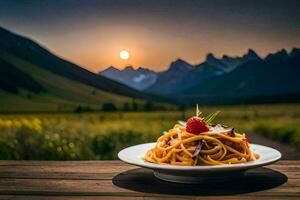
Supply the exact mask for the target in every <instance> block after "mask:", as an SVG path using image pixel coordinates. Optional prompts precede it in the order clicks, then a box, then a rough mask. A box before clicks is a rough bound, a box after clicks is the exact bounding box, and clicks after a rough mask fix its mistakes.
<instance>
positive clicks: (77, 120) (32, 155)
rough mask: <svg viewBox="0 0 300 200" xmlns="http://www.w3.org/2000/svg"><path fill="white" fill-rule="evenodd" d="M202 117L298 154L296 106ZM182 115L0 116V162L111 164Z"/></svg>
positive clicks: (229, 109)
mask: <svg viewBox="0 0 300 200" xmlns="http://www.w3.org/2000/svg"><path fill="white" fill-rule="evenodd" d="M200 108H201V111H202V112H203V114H204V115H206V114H208V113H210V112H213V111H216V110H220V111H221V114H220V115H219V116H218V117H217V118H216V119H215V122H216V123H223V124H227V125H230V126H234V127H235V129H236V130H237V131H240V132H246V133H255V134H263V135H265V136H266V137H269V138H272V139H274V140H280V141H283V142H285V143H289V144H291V145H294V146H296V147H297V148H298V149H299V150H300V104H274V105H247V106H209V107H200ZM194 114H195V110H194V109H189V110H186V111H161V112H160V111H155V112H93V113H77V114H75V113H65V114H63V113H48V114H47V113H41V114H2V115H0V159H16V160H29V159H31V160H91V159H100V160H101V159H116V158H117V157H116V156H117V152H118V151H119V150H120V149H122V148H124V147H127V146H131V145H134V144H139V143H144V142H151V141H155V140H156V138H157V137H158V136H159V135H161V134H162V132H163V131H165V130H168V129H170V128H171V127H172V126H173V125H174V124H175V123H176V122H177V120H185V119H187V118H188V117H189V116H192V115H194Z"/></svg>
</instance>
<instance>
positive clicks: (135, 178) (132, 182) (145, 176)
mask: <svg viewBox="0 0 300 200" xmlns="http://www.w3.org/2000/svg"><path fill="white" fill-rule="evenodd" d="M287 180H288V178H287V177H286V176H285V175H284V174H282V173H280V172H278V171H274V170H271V169H268V168H258V169H252V170H248V171H247V172H246V173H245V175H244V176H241V177H239V178H237V179H234V180H231V179H230V180H224V181H222V182H217V183H201V184H180V183H171V182H167V181H162V180H160V179H157V178H156V177H155V176H154V175H153V172H152V170H150V169H144V168H139V169H133V170H129V171H126V172H123V173H120V174H118V175H117V176H115V177H114V178H113V184H114V185H116V186H118V187H121V188H125V189H129V190H134V191H137V192H146V193H158V194H173V195H233V194H245V193H250V192H258V191H262V190H266V189H271V188H274V187H277V186H279V185H282V184H283V183H285V182H286V181H287Z"/></svg>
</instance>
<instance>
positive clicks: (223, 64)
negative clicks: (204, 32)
mask: <svg viewBox="0 0 300 200" xmlns="http://www.w3.org/2000/svg"><path fill="white" fill-rule="evenodd" d="M259 59H260V58H259V56H258V55H257V54H256V53H255V52H254V51H253V50H251V49H249V50H248V52H247V53H246V54H245V55H243V56H242V57H229V56H226V55H224V56H223V57H222V58H221V59H219V58H216V57H215V56H214V55H213V54H212V53H209V54H207V56H206V59H205V61H204V62H203V63H200V64H198V65H195V66H192V65H191V64H188V63H187V62H185V61H183V60H177V61H175V62H173V63H172V64H171V65H170V68H169V69H168V70H167V71H165V72H162V73H160V74H159V76H158V78H157V81H156V82H155V83H154V84H153V85H152V86H150V87H149V88H146V90H145V91H147V92H149V93H152V94H159V95H165V96H172V95H178V94H181V92H183V91H185V90H187V89H188V88H191V87H193V86H195V85H198V84H199V83H200V82H205V81H208V80H210V79H211V78H213V77H219V76H221V75H223V74H226V73H229V72H231V71H232V70H234V69H235V68H236V67H237V66H238V65H240V64H242V63H245V62H248V61H251V60H259Z"/></svg>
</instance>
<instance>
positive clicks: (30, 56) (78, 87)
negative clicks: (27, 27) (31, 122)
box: [0, 27, 165, 112]
mask: <svg viewBox="0 0 300 200" xmlns="http://www.w3.org/2000/svg"><path fill="white" fill-rule="evenodd" d="M148 101H151V102H152V103H157V105H159V106H162V105H165V103H161V101H162V100H161V99H160V98H158V97H156V96H155V95H149V94H146V93H143V92H140V91H137V90H135V89H133V88H131V87H128V86H126V85H124V84H121V83H118V82H116V81H113V80H111V79H108V78H106V77H104V76H101V75H97V74H95V73H92V72H90V71H88V70H86V69H84V68H82V67H80V66H78V65H76V64H74V63H71V62H69V61H67V60H65V59H62V58H60V57H58V56H57V55H55V54H53V53H52V52H50V51H49V50H47V49H46V48H44V47H42V46H41V45H39V44H38V43H36V42H34V41H33V40H31V39H29V38H26V37H23V36H20V35H17V34H15V33H12V32H10V31H8V30H6V29H4V28H1V27H0V111H2V112H6V111H7V112H23V111H28V112H32V111H37V112H40V111H51V112H52V111H74V110H76V109H79V110H80V109H81V110H82V109H83V108H84V109H91V110H100V109H101V108H102V107H103V105H107V104H109V105H110V106H112V105H113V107H116V108H119V109H122V107H123V106H124V105H125V107H126V109H128V107H129V105H131V104H132V103H133V102H134V104H135V107H136V106H137V105H138V106H142V105H144V104H146V103H147V102H148Z"/></svg>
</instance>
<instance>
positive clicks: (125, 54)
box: [120, 50, 130, 60]
mask: <svg viewBox="0 0 300 200" xmlns="http://www.w3.org/2000/svg"><path fill="white" fill-rule="evenodd" d="M129 56H130V54H129V52H128V51H126V50H122V51H120V58H121V59H122V60H128V58H129Z"/></svg>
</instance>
